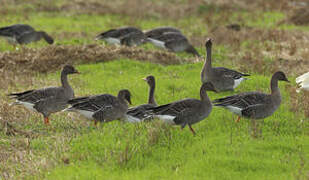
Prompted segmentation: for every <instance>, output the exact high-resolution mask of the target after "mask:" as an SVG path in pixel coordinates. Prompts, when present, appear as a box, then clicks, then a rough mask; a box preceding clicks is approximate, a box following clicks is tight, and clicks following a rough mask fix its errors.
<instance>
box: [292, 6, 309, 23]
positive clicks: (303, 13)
mask: <svg viewBox="0 0 309 180" xmlns="http://www.w3.org/2000/svg"><path fill="white" fill-rule="evenodd" d="M286 21H287V22H288V23H292V24H295V25H308V24H309V4H308V5H306V6H305V7H301V8H297V9H295V10H294V11H293V12H292V13H291V15H290V16H289V17H288V18H287V20H286Z"/></svg>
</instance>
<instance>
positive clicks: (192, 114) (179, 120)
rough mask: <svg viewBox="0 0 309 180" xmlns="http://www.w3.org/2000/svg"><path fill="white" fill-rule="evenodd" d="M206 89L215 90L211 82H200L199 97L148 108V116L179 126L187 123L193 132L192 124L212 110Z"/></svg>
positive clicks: (182, 126)
mask: <svg viewBox="0 0 309 180" xmlns="http://www.w3.org/2000/svg"><path fill="white" fill-rule="evenodd" d="M206 91H215V89H214V86H213V85H212V83H210V82H207V83H204V84H202V86H201V88H200V99H194V98H187V99H183V100H179V101H175V102H171V103H169V104H164V105H161V106H157V107H153V108H150V109H149V110H148V112H147V113H148V114H149V116H152V117H154V118H158V119H160V120H162V121H164V122H165V123H168V124H171V125H180V126H181V128H184V127H185V126H186V125H188V126H189V128H190V130H191V131H192V133H193V134H195V131H194V130H193V128H192V124H195V123H197V122H200V121H201V120H203V119H205V118H206V117H208V115H209V114H210V112H211V110H212V104H211V101H210V99H209V97H208V95H207V92H206Z"/></svg>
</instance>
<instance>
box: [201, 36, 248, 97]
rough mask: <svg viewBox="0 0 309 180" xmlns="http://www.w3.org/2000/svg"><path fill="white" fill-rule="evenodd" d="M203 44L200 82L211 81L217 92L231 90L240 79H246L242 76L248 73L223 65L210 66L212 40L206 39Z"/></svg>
mask: <svg viewBox="0 0 309 180" xmlns="http://www.w3.org/2000/svg"><path fill="white" fill-rule="evenodd" d="M205 46H206V53H207V57H206V62H205V63H204V66H203V69H202V72H201V81H202V83H205V82H211V83H212V84H213V85H214V86H215V89H216V91H217V92H221V91H233V90H234V89H235V88H236V87H237V86H238V85H239V84H240V83H241V82H242V81H244V80H245V79H246V78H244V76H250V75H249V74H243V73H240V72H237V71H234V70H231V69H227V68H224V67H212V65H211V46H212V42H211V39H210V38H209V39H208V40H207V41H206V44H205Z"/></svg>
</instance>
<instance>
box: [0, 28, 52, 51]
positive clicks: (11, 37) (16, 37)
mask: <svg viewBox="0 0 309 180" xmlns="http://www.w3.org/2000/svg"><path fill="white" fill-rule="evenodd" d="M0 36H2V37H4V38H6V39H7V40H8V42H9V43H11V44H14V46H15V45H16V44H28V43H31V42H35V41H39V40H41V39H42V38H43V39H44V40H45V41H46V42H47V43H48V44H53V43H54V40H53V38H52V37H51V36H49V35H48V34H47V33H46V32H44V31H35V29H34V28H33V27H31V26H30V25H28V24H14V25H11V26H6V27H1V28H0Z"/></svg>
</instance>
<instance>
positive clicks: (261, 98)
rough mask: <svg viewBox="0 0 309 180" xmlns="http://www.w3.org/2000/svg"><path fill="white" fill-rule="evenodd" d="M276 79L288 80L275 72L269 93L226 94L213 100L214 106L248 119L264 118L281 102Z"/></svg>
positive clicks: (282, 74)
mask: <svg viewBox="0 0 309 180" xmlns="http://www.w3.org/2000/svg"><path fill="white" fill-rule="evenodd" d="M278 81H286V82H289V80H288V79H287V77H286V76H285V74H284V73H283V72H282V71H278V72H275V73H274V74H273V76H272V78H271V81H270V89H271V93H270V94H266V93H262V92H247V93H241V94H236V95H233V96H227V97H224V98H220V99H216V100H214V101H213V103H214V106H219V107H223V108H225V109H227V110H229V111H231V112H233V113H235V114H237V115H238V116H239V117H238V119H237V122H238V121H239V120H240V117H245V118H250V119H264V118H266V117H268V116H271V115H272V114H273V113H274V112H275V111H276V110H277V109H278V107H279V106H280V104H281V95H280V90H279V87H278Z"/></svg>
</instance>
